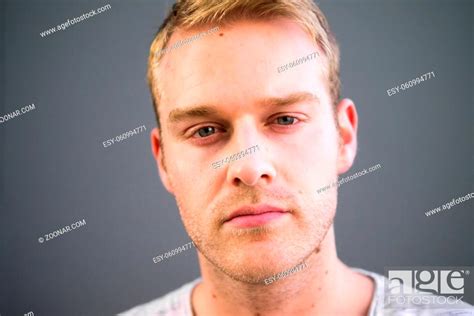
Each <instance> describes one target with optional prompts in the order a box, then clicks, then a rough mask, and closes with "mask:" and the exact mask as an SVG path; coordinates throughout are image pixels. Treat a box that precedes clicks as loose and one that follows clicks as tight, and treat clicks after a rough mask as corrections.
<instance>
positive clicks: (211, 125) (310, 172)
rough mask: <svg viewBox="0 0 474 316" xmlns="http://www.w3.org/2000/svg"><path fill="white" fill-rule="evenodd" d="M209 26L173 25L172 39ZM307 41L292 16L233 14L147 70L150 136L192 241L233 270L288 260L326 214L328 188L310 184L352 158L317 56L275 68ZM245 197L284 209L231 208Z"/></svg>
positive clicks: (259, 275) (271, 268)
mask: <svg viewBox="0 0 474 316" xmlns="http://www.w3.org/2000/svg"><path fill="white" fill-rule="evenodd" d="M212 27H214V26H210V27H209V28H212ZM209 28H203V29H200V30H193V31H192V32H177V33H175V34H173V37H172V38H171V42H170V45H172V44H173V43H174V42H176V41H178V40H180V39H186V38H188V37H190V36H192V35H194V34H196V33H198V32H202V31H206V30H208V29H209ZM221 34H222V35H221ZM315 51H319V49H318V48H317V47H316V45H315V43H313V41H312V40H311V38H310V37H309V36H308V35H307V34H306V33H305V32H304V31H303V30H302V29H301V28H300V27H299V26H298V25H297V24H295V23H293V22H291V21H288V20H283V19H280V20H274V21H266V22H263V21H262V22H254V21H241V22H238V23H236V24H233V25H232V26H228V27H220V29H219V31H218V32H216V33H213V34H210V35H206V36H203V37H201V38H199V39H198V40H195V41H193V42H191V43H189V44H187V45H184V46H182V47H180V48H179V49H175V50H171V51H169V52H167V53H166V55H165V56H164V57H163V60H162V63H161V65H160V66H159V68H158V70H156V73H157V74H159V75H160V77H159V80H161V83H160V91H161V93H162V98H161V102H160V104H159V112H160V117H161V128H162V130H161V139H160V136H159V133H158V132H157V131H156V130H155V131H154V132H153V133H152V147H153V149H154V152H155V158H156V160H157V163H158V167H159V170H160V175H161V178H162V180H163V183H164V184H165V186H166V188H167V189H168V190H169V191H170V192H171V193H172V194H173V195H174V196H175V197H176V200H177V203H178V207H179V211H180V214H181V218H182V220H183V223H184V226H185V228H186V230H187V232H188V233H189V235H190V237H191V238H192V240H193V241H194V243H195V244H196V246H197V247H198V249H199V251H200V253H201V254H202V255H203V256H205V257H206V258H207V259H208V260H209V261H210V262H211V263H212V264H213V265H214V266H216V267H217V268H218V269H220V270H221V271H223V272H225V273H226V274H227V275H229V276H230V277H232V278H234V279H237V280H241V281H245V282H250V283H256V282H261V281H262V279H263V278H265V277H268V276H269V275H272V274H275V273H278V272H281V271H283V270H285V269H287V268H289V267H292V266H295V265H296V264H298V263H299V262H301V261H302V260H303V259H305V258H306V257H308V256H309V255H310V254H311V253H312V252H313V251H314V250H315V249H316V248H317V247H318V246H319V244H320V243H321V241H322V240H323V239H324V236H325V234H326V232H327V231H328V229H329V228H330V227H331V225H332V222H333V218H334V215H335V210H336V197H337V192H336V190H335V189H333V188H332V189H330V190H328V191H325V192H324V193H319V194H318V193H317V189H320V188H322V187H324V186H326V185H329V184H331V183H333V182H334V181H336V179H337V174H338V173H341V172H344V171H346V170H347V168H349V165H350V164H351V163H352V160H351V159H349V162H347V161H346V160H344V162H341V158H340V155H341V151H340V147H339V145H338V141H339V139H338V137H339V135H338V131H337V129H336V125H335V121H334V116H333V110H332V105H331V100H330V97H329V90H328V86H327V80H326V76H325V75H324V74H323V67H327V66H326V65H325V63H324V61H323V60H321V58H320V57H316V58H313V59H311V60H309V61H306V62H304V63H303V64H300V65H298V66H295V67H293V68H289V69H288V70H286V71H284V72H281V73H278V72H277V68H278V67H279V66H282V65H284V64H287V63H289V62H292V61H294V60H296V59H298V58H300V57H304V56H306V55H309V54H311V53H313V52H315ZM319 55H320V56H322V55H323V54H322V53H321V52H320V51H319ZM312 96H314V98H312ZM193 109H194V110H193ZM163 145H164V148H165V155H164V157H163V151H162V149H163ZM255 145H258V147H259V149H260V150H256V151H254V152H252V153H251V154H248V155H246V156H245V157H243V158H241V159H239V160H236V161H233V162H231V163H228V164H223V165H222V167H220V168H218V169H214V168H213V167H212V166H211V164H212V163H213V162H216V161H218V160H221V159H224V158H225V157H227V156H231V155H233V154H235V153H238V152H240V151H242V150H245V149H247V148H249V147H252V146H255ZM249 206H252V207H256V208H257V209H259V210H260V211H262V210H263V211H270V210H273V211H275V210H277V211H282V212H283V213H278V212H273V213H268V214H266V215H260V216H249V217H240V218H239V217H236V218H234V219H232V220H231V219H230V218H229V217H230V215H231V213H233V212H234V211H236V210H238V209H240V208H242V207H243V210H246V209H249V208H250V207H249ZM271 207H275V208H276V209H272V208H271Z"/></svg>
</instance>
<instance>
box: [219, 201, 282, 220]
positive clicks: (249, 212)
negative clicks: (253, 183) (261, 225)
mask: <svg viewBox="0 0 474 316" xmlns="http://www.w3.org/2000/svg"><path fill="white" fill-rule="evenodd" d="M283 213H288V211H286V210H284V209H281V208H279V207H275V206H271V205H268V204H260V205H245V206H242V207H240V208H238V209H236V210H235V211H233V212H232V213H230V215H229V216H228V217H227V218H226V220H225V221H224V222H230V221H232V220H236V219H238V218H239V217H249V218H251V217H252V216H255V217H263V214H265V217H271V215H281V214H283Z"/></svg>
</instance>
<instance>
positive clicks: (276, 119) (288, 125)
mask: <svg viewBox="0 0 474 316" xmlns="http://www.w3.org/2000/svg"><path fill="white" fill-rule="evenodd" d="M281 118H292V119H294V122H293V124H278V125H279V126H282V127H283V128H288V127H290V126H292V125H296V124H298V123H299V122H300V120H299V119H298V118H297V117H295V116H292V115H281V116H278V117H276V118H275V119H274V120H273V121H272V122H275V121H278V119H281ZM209 127H212V128H214V129H215V131H217V130H219V128H218V127H216V126H212V125H206V126H201V127H199V128H198V129H196V130H195V131H194V132H193V133H192V135H191V137H192V138H196V139H206V138H210V137H212V135H215V134H216V133H215V132H214V133H212V134H211V135H209V136H204V137H195V136H196V135H197V134H198V133H199V131H201V130H202V129H205V128H209Z"/></svg>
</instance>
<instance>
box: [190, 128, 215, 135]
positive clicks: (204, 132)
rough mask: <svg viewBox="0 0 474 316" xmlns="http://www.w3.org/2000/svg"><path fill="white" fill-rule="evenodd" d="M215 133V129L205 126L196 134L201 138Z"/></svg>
mask: <svg viewBox="0 0 474 316" xmlns="http://www.w3.org/2000/svg"><path fill="white" fill-rule="evenodd" d="M215 132H216V129H215V128H214V127H212V126H206V127H202V128H200V129H198V130H197V132H196V133H197V134H198V135H199V136H201V137H207V136H209V135H212V134H214V133H215ZM196 133H195V134H194V135H196Z"/></svg>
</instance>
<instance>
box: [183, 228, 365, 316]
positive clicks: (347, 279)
mask: <svg viewBox="0 0 474 316" xmlns="http://www.w3.org/2000/svg"><path fill="white" fill-rule="evenodd" d="M199 262H200V266H201V273H202V282H201V283H200V284H199V285H197V286H196V288H195V290H194V291H193V295H192V305H193V309H194V311H195V313H196V314H197V315H199V316H201V315H248V316H256V315H259V316H276V315H319V314H324V315H325V314H336V313H344V314H347V312H348V311H349V312H350V313H351V314H353V313H354V311H356V314H364V313H366V312H367V310H368V307H369V305H370V301H371V297H372V292H373V284H372V282H371V281H370V280H368V278H366V277H363V276H361V275H359V274H357V273H355V272H354V271H352V270H351V269H349V268H348V267H347V266H345V265H344V264H343V263H342V262H341V261H340V260H339V259H338V257H337V253H336V246H335V238H334V228H333V226H331V228H330V229H329V231H328V233H327V235H326V237H325V239H324V240H323V242H322V243H321V245H320V247H319V249H318V250H317V251H315V252H313V253H312V254H311V255H310V256H309V257H308V258H307V259H306V260H305V263H306V266H305V265H302V267H303V268H302V269H299V270H298V271H297V272H295V273H293V274H289V275H288V276H286V277H285V278H282V279H280V280H276V281H275V282H273V283H271V284H269V285H265V283H262V284H248V283H244V282H239V281H236V280H234V279H231V278H230V277H229V276H227V275H226V274H224V273H222V272H221V271H220V270H218V269H216V268H215V267H214V266H213V265H212V264H211V263H210V262H209V261H207V260H206V259H205V258H204V257H203V256H202V255H201V254H199ZM341 297H344V304H343V305H344V306H341V304H340V302H341Z"/></svg>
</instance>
